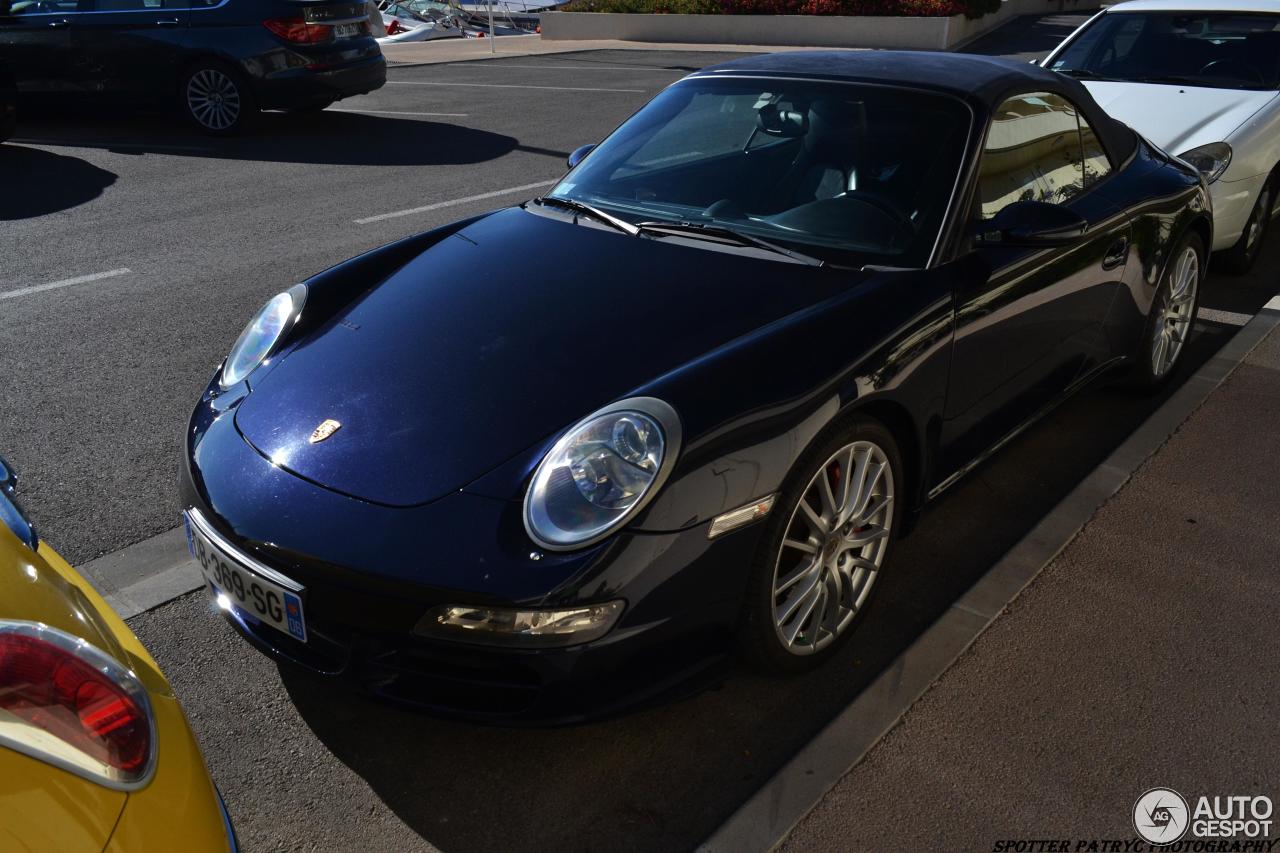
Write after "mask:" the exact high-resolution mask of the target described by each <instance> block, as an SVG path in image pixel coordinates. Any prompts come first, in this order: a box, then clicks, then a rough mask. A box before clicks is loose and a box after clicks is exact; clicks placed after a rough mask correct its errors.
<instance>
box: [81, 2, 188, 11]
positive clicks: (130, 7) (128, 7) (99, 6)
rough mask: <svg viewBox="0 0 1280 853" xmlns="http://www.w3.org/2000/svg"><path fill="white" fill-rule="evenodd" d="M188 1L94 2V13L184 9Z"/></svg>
mask: <svg viewBox="0 0 1280 853" xmlns="http://www.w3.org/2000/svg"><path fill="white" fill-rule="evenodd" d="M192 5H193V4H192V3H191V2H189V0H95V2H94V5H93V10H94V11H95V12H152V11H155V10H157V9H186V8H189V7H190V6H192Z"/></svg>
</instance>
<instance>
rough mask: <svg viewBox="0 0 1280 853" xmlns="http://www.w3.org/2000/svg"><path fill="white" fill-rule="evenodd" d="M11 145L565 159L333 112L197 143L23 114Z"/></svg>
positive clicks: (134, 121)
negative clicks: (517, 154) (519, 153)
mask: <svg viewBox="0 0 1280 853" xmlns="http://www.w3.org/2000/svg"><path fill="white" fill-rule="evenodd" d="M14 141H15V142H18V143H23V144H27V145H41V146H50V147H63V146H65V147H68V148H101V149H105V150H109V151H113V152H116V153H121V154H130V155H139V156H142V155H146V154H180V155H183V156H195V157H214V158H219V159H226V160H246V161H262V162H274V163H307V164H315V165H334V166H447V165H467V164H472V163H485V162H488V161H490V160H497V159H499V158H501V157H504V156H506V155H507V154H510V153H511V152H513V151H523V152H527V153H531V154H536V155H541V156H545V157H549V158H553V159H554V160H556V161H557V163H558V164H563V162H564V160H565V158H566V157H568V156H569V152H568V151H559V150H552V149H547V148H538V147H533V146H524V145H521V143H520V140H518V139H516V138H515V137H512V136H506V135H504V134H500V133H491V132H489V131H486V130H478V129H476V128H471V127H466V126H464V125H461V124H457V123H456V122H455V121H452V120H450V119H448V118H444V117H442V119H441V120H440V121H427V120H422V119H416V118H402V117H397V116H386V115H372V114H367V113H358V112H341V111H339V110H337V109H334V110H326V111H324V112H321V113H312V114H290V113H281V112H269V113H263V114H261V115H260V116H258V117H257V118H256V120H255V121H254V122H253V124H252V125H251V126H250V127H248V128H246V130H245V131H244V133H242V134H241V135H240V136H235V137H229V138H217V137H210V136H205V135H203V134H201V133H199V132H198V131H196V130H194V129H189V128H187V127H186V126H185V125H183V124H182V123H181V122H180V121H179V120H178V119H177V118H176V117H174V116H171V115H168V114H164V113H136V114H130V115H128V116H126V117H124V118H121V117H120V114H119V113H114V112H113V113H106V112H97V111H95V112H86V111H77V112H76V113H75V115H74V116H72V115H60V114H57V113H53V112H50V111H48V110H41V111H39V112H37V113H35V114H30V113H26V112H24V114H23V116H22V119H21V124H20V125H19V127H18V131H17V133H16V134H15V136H14Z"/></svg>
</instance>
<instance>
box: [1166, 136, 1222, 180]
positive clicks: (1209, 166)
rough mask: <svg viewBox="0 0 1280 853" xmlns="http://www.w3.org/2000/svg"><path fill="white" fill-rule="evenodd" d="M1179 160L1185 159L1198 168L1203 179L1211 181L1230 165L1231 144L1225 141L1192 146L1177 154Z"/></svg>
mask: <svg viewBox="0 0 1280 853" xmlns="http://www.w3.org/2000/svg"><path fill="white" fill-rule="evenodd" d="M1178 159H1179V160H1186V161H1187V162H1188V163H1190V164H1191V165H1192V166H1195V167H1196V168H1197V169H1198V170H1200V174H1202V175H1204V179H1205V180H1206V181H1208V182H1209V183H1213V182H1214V181H1216V180H1218V178H1220V177H1222V173H1223V172H1225V171H1227V167H1228V166H1230V165H1231V146H1230V145H1228V144H1227V143H1225V142H1210V143H1209V144H1208V145H1201V146H1200V147H1199V148H1192V149H1191V150H1190V151H1184V152H1183V153H1181V154H1179V155H1178Z"/></svg>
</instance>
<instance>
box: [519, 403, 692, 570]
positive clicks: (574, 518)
mask: <svg viewBox="0 0 1280 853" xmlns="http://www.w3.org/2000/svg"><path fill="white" fill-rule="evenodd" d="M679 452H680V418H679V417H678V416H677V415H676V413H675V410H674V409H672V408H671V407H670V406H668V405H667V404H666V403H664V402H662V401H661V400H656V399H654V398H652V397H636V398H634V399H630V400H623V401H621V402H619V403H614V404H613V405H611V406H606V407H605V408H603V409H601V410H600V411H598V412H596V413H595V414H594V415H592V416H591V417H589V418H586V419H585V420H582V421H579V422H578V423H577V424H575V425H574V426H573V427H572V428H570V429H569V431H568V432H566V433H565V434H564V436H563V437H562V438H561V439H560V440H559V441H557V442H556V443H555V446H554V447H552V448H551V450H550V452H548V453H547V455H546V457H544V458H543V460H542V464H540V465H539V466H538V470H537V471H535V472H534V474H533V481H532V482H531V483H530V484H529V491H528V493H527V494H526V495H525V499H524V525H525V529H526V530H527V531H528V532H529V536H531V537H532V538H533V540H534V541H535V542H537V543H538V544H539V545H541V546H542V547H544V548H547V549H549V550H552V551H567V550H570V549H572V548H581V547H583V546H585V545H590V544H592V543H594V542H598V541H600V540H601V539H603V538H605V537H606V536H608V535H609V534H610V533H613V532H614V531H615V530H617V529H618V528H620V527H622V525H624V524H626V523H627V521H629V520H630V519H631V518H632V517H634V516H635V514H636V513H638V512H639V511H640V510H641V509H643V508H644V505H645V504H646V503H648V501H649V499H650V498H652V497H653V495H654V494H656V493H657V490H658V489H659V488H660V487H661V486H662V483H663V481H664V480H666V478H667V475H668V474H670V473H671V467H672V466H673V465H674V464H675V459H676V456H677V454H678V453H679Z"/></svg>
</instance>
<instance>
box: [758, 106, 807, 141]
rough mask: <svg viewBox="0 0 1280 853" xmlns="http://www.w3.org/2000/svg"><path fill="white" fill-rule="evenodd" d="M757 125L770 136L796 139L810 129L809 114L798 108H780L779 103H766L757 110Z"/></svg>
mask: <svg viewBox="0 0 1280 853" xmlns="http://www.w3.org/2000/svg"><path fill="white" fill-rule="evenodd" d="M756 127H757V128H759V129H760V130H761V131H762V132H764V133H767V134H769V135H770V136H781V137H783V138H785V139H795V138H796V137H799V136H804V135H805V132H806V131H808V130H809V115H808V113H802V112H797V111H796V110H780V109H778V105H777V104H765V105H764V106H763V107H761V108H760V109H758V110H756Z"/></svg>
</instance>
